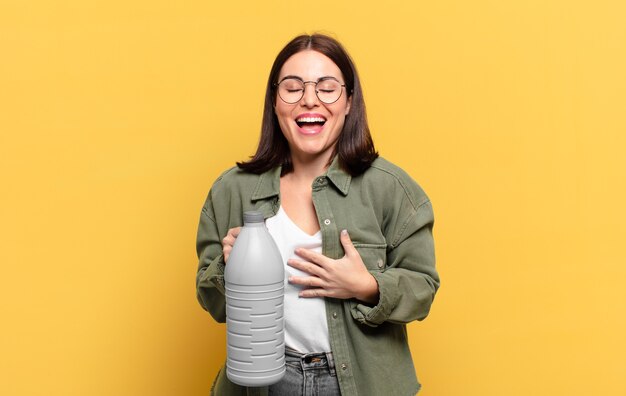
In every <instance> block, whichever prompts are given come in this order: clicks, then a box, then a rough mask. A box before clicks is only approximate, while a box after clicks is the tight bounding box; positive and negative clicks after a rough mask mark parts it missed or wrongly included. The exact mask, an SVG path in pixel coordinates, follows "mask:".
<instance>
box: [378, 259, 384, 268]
mask: <svg viewBox="0 0 626 396" xmlns="http://www.w3.org/2000/svg"><path fill="white" fill-rule="evenodd" d="M377 264H378V268H383V267H384V266H385V263H383V259H378V261H377Z"/></svg>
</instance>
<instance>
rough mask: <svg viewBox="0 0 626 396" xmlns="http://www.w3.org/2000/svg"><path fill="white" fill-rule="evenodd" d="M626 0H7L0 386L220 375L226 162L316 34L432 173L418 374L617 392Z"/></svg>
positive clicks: (420, 170) (490, 389) (458, 390)
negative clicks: (203, 215)
mask: <svg viewBox="0 0 626 396" xmlns="http://www.w3.org/2000/svg"><path fill="white" fill-rule="evenodd" d="M624 21H626V5H625V3H624V2H623V1H620V0H615V1H607V0H596V1H566V0H548V1H546V0H517V1H489V0H476V1H465V0H443V1H434V2H433V1H428V2H426V1H419V2H412V1H406V2H394V1H383V2H371V3H364V2H362V1H344V2H340V1H317V2H313V3H302V2H292V1H277V2H256V1H250V2H247V3H242V2H238V1H228V2H212V1H183V2H175V1H170V0H167V1H165V0H159V1H155V0H152V1H145V0H141V1H140V0H126V1H119V0H113V1H95V0H94V1H84V0H62V1H36V0H33V1H21V0H2V2H1V3H0V172H1V173H0V176H1V180H0V186H1V187H0V188H1V193H0V203H1V204H0V227H1V230H0V245H1V248H0V263H1V265H2V268H1V275H0V304H1V311H0V315H1V317H0V320H1V321H2V322H1V327H0V328H1V330H0V332H1V337H0V394H2V395H7V396H9V395H204V394H207V392H208V389H209V387H210V384H211V381H212V379H213V377H214V376H215V373H216V371H217V369H218V366H219V365H220V364H221V362H222V361H223V359H224V356H225V345H224V342H225V329H224V326H223V325H218V324H215V323H214V322H213V321H212V319H211V318H210V316H209V315H208V314H206V313H205V312H204V311H202V310H201V309H200V307H199V305H198V304H197V302H196V300H195V285H194V281H195V271H196V257H195V246H194V243H195V233H196V227H197V222H198V218H199V214H200V208H201V205H202V203H203V201H204V198H205V196H206V193H207V191H208V189H209V187H210V185H211V184H212V182H213V180H214V179H215V178H216V177H217V175H218V174H219V173H220V172H221V171H222V170H224V169H225V168H227V167H229V166H231V165H233V164H234V162H235V161H237V160H243V159H246V158H247V157H248V156H249V155H251V154H252V153H253V151H254V148H255V146H256V143H257V138H258V132H259V126H260V119H261V104H262V100H263V94H264V85H265V81H266V78H267V75H268V73H269V68H270V66H271V62H272V61H273V59H274V57H275V55H276V54H277V52H278V51H279V50H280V48H281V47H282V46H283V45H284V44H285V43H286V42H287V41H288V40H290V39H291V38H292V37H293V36H295V35H297V34H299V33H304V32H309V33H310V32H313V31H323V32H327V33H330V34H332V35H333V36H335V37H337V38H338V39H339V40H341V41H342V42H343V43H344V44H345V46H346V47H347V48H348V50H349V51H350V53H351V55H352V56H353V58H354V59H355V62H356V64H357V66H358V68H359V71H360V74H361V77H362V80H363V84H364V92H365V98H366V102H367V105H368V113H369V118H370V122H371V128H372V131H373V135H374V139H375V142H376V144H377V148H378V150H379V152H380V153H381V154H382V155H383V156H385V157H386V158H388V159H390V160H392V161H393V162H395V163H397V164H398V165H400V166H402V167H403V168H404V169H406V170H407V171H408V172H409V173H410V174H411V175H412V176H413V177H414V178H415V179H416V180H417V181H418V182H419V183H420V184H421V185H422V186H423V187H424V189H425V190H426V191H427V193H428V194H429V195H430V197H431V199H432V201H433V203H434V209H435V215H436V225H435V237H436V247H437V257H438V266H439V270H440V273H441V276H442V280H443V283H442V288H441V290H440V293H439V294H438V296H437V299H436V301H435V304H434V306H433V310H432V313H431V315H430V317H429V318H428V319H427V320H426V321H424V322H421V323H413V324H411V325H410V326H409V332H410V339H411V346H412V351H413V354H414V360H415V365H416V368H417V373H418V376H419V378H420V381H421V382H422V383H423V385H424V388H423V392H422V393H421V394H423V395H424V396H446V395H458V396H473V395H476V396H485V395H494V396H496V395H626V358H625V356H626V339H625V334H626V285H625V283H626V265H625V264H626V254H625V253H624V249H626V246H625V245H626V244H625V242H626V226H625V224H626V209H625V202H626V153H625V151H626V116H625V110H626V23H625V22H624Z"/></svg>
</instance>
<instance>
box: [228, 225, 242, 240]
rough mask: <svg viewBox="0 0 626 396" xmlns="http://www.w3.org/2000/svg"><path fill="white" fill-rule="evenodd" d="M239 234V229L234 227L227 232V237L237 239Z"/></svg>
mask: <svg viewBox="0 0 626 396" xmlns="http://www.w3.org/2000/svg"><path fill="white" fill-rule="evenodd" d="M240 232H241V227H235V228H231V229H230V230H228V235H232V237H233V238H237V237H238V236H239V233H240Z"/></svg>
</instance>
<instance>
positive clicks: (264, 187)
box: [252, 156, 352, 201]
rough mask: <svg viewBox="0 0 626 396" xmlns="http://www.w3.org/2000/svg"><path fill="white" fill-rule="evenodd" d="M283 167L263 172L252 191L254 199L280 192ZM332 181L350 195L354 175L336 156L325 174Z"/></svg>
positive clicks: (340, 189) (268, 196) (344, 193)
mask: <svg viewBox="0 0 626 396" xmlns="http://www.w3.org/2000/svg"><path fill="white" fill-rule="evenodd" d="M281 170H282V167H280V166H277V167H276V168H273V169H270V170H268V171H267V172H265V173H262V174H261V176H260V177H259V181H258V182H257V184H256V187H255V189H254V192H253V193H252V200H253V201H257V200H260V199H266V198H270V197H274V196H278V195H279V194H280V173H281ZM324 176H326V177H327V178H328V180H330V181H331V183H332V184H333V185H334V186H335V187H336V188H337V190H339V191H340V192H341V193H342V194H343V195H344V196H345V195H348V190H350V181H351V180H352V176H350V174H348V173H347V172H346V171H344V170H343V169H341V167H340V166H339V158H338V157H337V156H335V158H333V161H332V162H331V164H330V166H329V167H328V170H326V173H325V174H324Z"/></svg>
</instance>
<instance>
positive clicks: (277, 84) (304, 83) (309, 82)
mask: <svg viewBox="0 0 626 396" xmlns="http://www.w3.org/2000/svg"><path fill="white" fill-rule="evenodd" d="M285 80H298V81H300V82H301V83H302V85H303V86H304V88H303V89H302V95H301V96H300V98H298V100H296V101H295V102H287V101H286V100H285V99H283V97H282V96H280V90H279V89H278V86H279V85H280V84H281V83H282V82H283V81H285ZM327 80H335V81H337V82H338V83H339V86H340V87H341V92H339V96H337V99H335V100H333V101H332V102H325V101H323V100H322V98H320V95H319V90H318V89H317V84H319V83H320V82H322V81H327ZM307 84H315V96H317V99H319V101H320V102H322V103H325V104H333V103H335V102H336V101H338V100H339V99H340V98H341V95H343V88H345V87H346V84H342V83H341V82H340V81H339V80H337V79H336V78H335V77H322V78H320V79H319V80H317V81H304V80H303V79H301V78H299V77H294V76H287V77H284V78H283V79H282V80H280V81H279V82H277V83H275V84H274V88H275V89H276V92H277V93H278V97H279V98H280V100H282V101H283V102H285V103H287V104H296V103H298V102H299V101H301V100H302V98H303V97H304V91H305V89H306V85H307Z"/></svg>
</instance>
